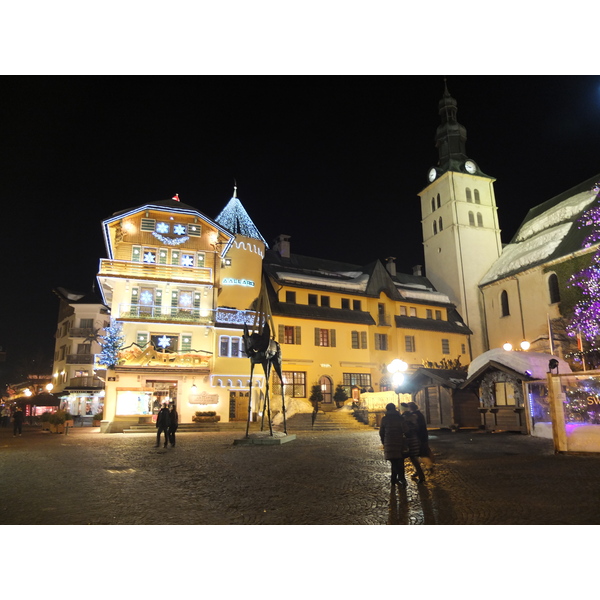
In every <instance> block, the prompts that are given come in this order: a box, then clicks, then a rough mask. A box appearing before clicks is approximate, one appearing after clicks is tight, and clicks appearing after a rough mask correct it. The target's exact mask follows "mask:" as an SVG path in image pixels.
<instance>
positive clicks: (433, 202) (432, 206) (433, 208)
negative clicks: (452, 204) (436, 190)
mask: <svg viewBox="0 0 600 600" xmlns="http://www.w3.org/2000/svg"><path fill="white" fill-rule="evenodd" d="M431 212H435V198H432V199H431Z"/></svg>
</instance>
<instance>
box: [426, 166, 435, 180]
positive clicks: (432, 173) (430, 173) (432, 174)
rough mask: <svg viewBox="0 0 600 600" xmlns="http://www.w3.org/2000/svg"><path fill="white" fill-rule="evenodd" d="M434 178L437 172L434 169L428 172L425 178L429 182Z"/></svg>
mask: <svg viewBox="0 0 600 600" xmlns="http://www.w3.org/2000/svg"><path fill="white" fill-rule="evenodd" d="M436 177H437V171H436V170H435V169H431V170H430V171H429V174H428V175H427V178H428V179H429V181H433V180H434V179H435V178H436Z"/></svg>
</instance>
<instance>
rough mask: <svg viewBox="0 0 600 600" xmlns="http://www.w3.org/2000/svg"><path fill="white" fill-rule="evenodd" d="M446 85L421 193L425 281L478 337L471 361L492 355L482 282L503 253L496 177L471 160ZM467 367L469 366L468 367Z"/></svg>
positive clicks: (455, 103)
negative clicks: (432, 159) (432, 161)
mask: <svg viewBox="0 0 600 600" xmlns="http://www.w3.org/2000/svg"><path fill="white" fill-rule="evenodd" d="M457 112H458V105H457V102H456V100H455V99H454V98H453V97H452V96H451V95H450V93H449V92H448V87H447V85H446V84H444V94H443V96H442V99H441V100H440V102H439V115H440V120H441V123H440V125H439V126H438V128H437V131H436V135H435V146H436V148H437V149H438V156H439V160H438V163H437V164H436V165H435V166H432V167H431V168H430V169H429V171H428V173H427V179H428V183H427V186H426V187H425V188H424V189H423V190H422V191H421V192H420V194H419V197H420V199H421V223H422V228H423V248H424V256H425V275H426V276H427V278H428V279H429V280H430V281H431V283H432V284H433V285H434V286H435V288H436V289H437V290H438V291H440V292H443V293H445V294H447V295H448V296H449V298H450V301H451V302H453V303H454V304H455V305H456V307H457V310H458V312H459V313H460V315H461V316H462V318H463V319H464V320H465V322H466V323H467V325H468V326H469V328H470V329H471V331H472V332H473V335H472V336H471V349H470V350H471V356H470V357H464V358H466V359H467V360H469V359H471V358H475V357H476V356H478V355H479V354H481V353H482V352H485V351H486V350H488V343H487V335H486V327H485V315H484V313H483V301H482V297H481V293H480V291H479V282H480V281H481V279H482V278H483V276H484V275H485V273H486V272H487V271H488V270H489V268H490V267H491V266H492V264H493V263H494V261H495V260H496V259H497V258H498V257H499V256H500V254H501V252H502V242H501V240H500V227H499V224H498V214H497V207H496V199H495V196H494V181H495V179H494V178H493V177H490V176H489V175H486V174H485V173H483V172H482V171H481V170H480V168H479V165H478V164H477V163H476V162H475V161H474V160H473V159H471V158H470V157H469V156H468V155H467V151H466V141H467V130H466V128H465V127H464V126H463V125H461V124H460V123H459V122H458V120H457ZM463 362H466V361H463Z"/></svg>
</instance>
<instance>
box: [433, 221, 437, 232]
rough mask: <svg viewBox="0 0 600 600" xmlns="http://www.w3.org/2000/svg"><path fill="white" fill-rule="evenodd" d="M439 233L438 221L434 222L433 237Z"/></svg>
mask: <svg viewBox="0 0 600 600" xmlns="http://www.w3.org/2000/svg"><path fill="white" fill-rule="evenodd" d="M436 233H437V221H434V222H433V235H435V234H436Z"/></svg>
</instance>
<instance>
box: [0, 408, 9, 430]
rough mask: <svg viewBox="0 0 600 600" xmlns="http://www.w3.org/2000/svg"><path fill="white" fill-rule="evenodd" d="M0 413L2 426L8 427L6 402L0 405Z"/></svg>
mask: <svg viewBox="0 0 600 600" xmlns="http://www.w3.org/2000/svg"><path fill="white" fill-rule="evenodd" d="M0 415H1V417H2V427H8V423H9V421H10V410H8V406H6V404H5V405H4V406H3V407H2V412H1V413H0Z"/></svg>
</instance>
